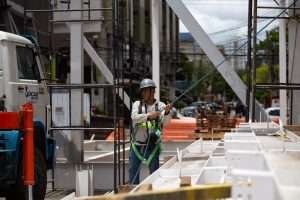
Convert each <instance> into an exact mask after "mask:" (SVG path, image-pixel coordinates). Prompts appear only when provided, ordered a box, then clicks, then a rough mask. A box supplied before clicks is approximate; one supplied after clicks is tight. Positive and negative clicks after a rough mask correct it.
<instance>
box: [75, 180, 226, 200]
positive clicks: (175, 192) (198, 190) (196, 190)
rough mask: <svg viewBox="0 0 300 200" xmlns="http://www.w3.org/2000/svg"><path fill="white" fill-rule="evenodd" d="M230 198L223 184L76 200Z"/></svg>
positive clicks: (206, 199)
mask: <svg viewBox="0 0 300 200" xmlns="http://www.w3.org/2000/svg"><path fill="white" fill-rule="evenodd" d="M230 197H231V185H230V184H228V183H225V184H217V185H199V186H192V187H182V188H178V189H170V190H159V191H149V192H136V193H130V194H118V195H105V196H93V197H80V198H77V200H196V199H201V200H212V199H222V198H223V199H224V198H230Z"/></svg>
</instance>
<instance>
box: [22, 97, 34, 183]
mask: <svg viewBox="0 0 300 200" xmlns="http://www.w3.org/2000/svg"><path fill="white" fill-rule="evenodd" d="M21 116H22V125H21V126H22V131H23V180H24V185H27V186H28V185H34V144H33V141H34V139H33V121H32V119H33V110H32V104H30V103H27V104H24V105H22V106H21Z"/></svg>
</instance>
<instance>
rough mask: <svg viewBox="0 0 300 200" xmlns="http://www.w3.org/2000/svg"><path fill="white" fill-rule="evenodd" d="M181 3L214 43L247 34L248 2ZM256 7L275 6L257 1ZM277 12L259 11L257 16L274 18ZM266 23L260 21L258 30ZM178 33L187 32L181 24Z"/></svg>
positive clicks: (207, 0) (197, 0) (205, 0)
mask: <svg viewBox="0 0 300 200" xmlns="http://www.w3.org/2000/svg"><path fill="white" fill-rule="evenodd" d="M277 1H279V0H277ZM183 2H184V3H185V5H186V6H187V8H188V9H189V10H190V11H191V13H192V15H193V16H194V17H195V18H196V19H197V20H198V22H199V23H200V25H201V26H202V28H203V29H204V30H205V31H206V32H207V33H209V34H210V36H211V38H212V39H213V40H214V41H215V42H216V43H223V42H226V41H228V40H232V39H233V40H234V39H236V38H241V37H245V35H246V34H247V17H248V0H183ZM258 5H260V6H262V5H272V6H274V5H276V4H275V3H274V0H258ZM278 12H279V11H271V10H261V11H260V12H259V14H264V15H273V16H275V15H276V13H278ZM268 21H269V20H264V21H262V22H261V23H260V26H259V27H258V29H259V28H260V27H262V26H263V25H265V24H266V23H268ZM275 26H276V23H273V24H272V26H270V27H269V29H270V28H274V27H275ZM239 27H241V28H239ZM228 29H230V31H228ZM231 29H233V30H231ZM224 30H227V31H224ZM180 31H181V32H188V30H187V29H186V28H185V26H184V25H183V24H182V23H181V24H180Z"/></svg>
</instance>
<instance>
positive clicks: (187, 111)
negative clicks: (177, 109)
mask: <svg viewBox="0 0 300 200" xmlns="http://www.w3.org/2000/svg"><path fill="white" fill-rule="evenodd" d="M181 114H182V115H183V116H184V117H197V115H198V108H197V107H196V106H187V107H184V108H183V109H182V110H181Z"/></svg>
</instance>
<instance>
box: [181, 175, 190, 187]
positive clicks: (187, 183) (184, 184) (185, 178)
mask: <svg viewBox="0 0 300 200" xmlns="http://www.w3.org/2000/svg"><path fill="white" fill-rule="evenodd" d="M191 182H192V179H191V177H190V176H182V177H180V187H188V186H191V184H192V183H191Z"/></svg>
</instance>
